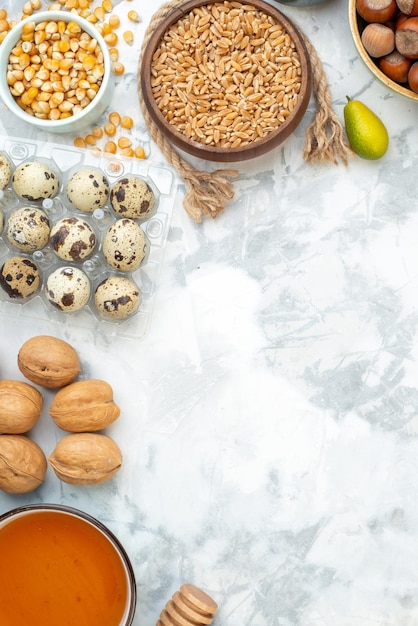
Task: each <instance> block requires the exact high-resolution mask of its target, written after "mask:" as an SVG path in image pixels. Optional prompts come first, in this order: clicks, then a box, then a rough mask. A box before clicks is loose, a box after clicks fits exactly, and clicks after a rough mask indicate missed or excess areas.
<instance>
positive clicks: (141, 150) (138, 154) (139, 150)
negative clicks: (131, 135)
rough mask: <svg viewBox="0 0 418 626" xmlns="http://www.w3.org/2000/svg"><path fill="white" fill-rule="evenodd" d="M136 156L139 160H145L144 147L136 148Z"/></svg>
mask: <svg viewBox="0 0 418 626" xmlns="http://www.w3.org/2000/svg"><path fill="white" fill-rule="evenodd" d="M135 156H136V158H137V159H145V150H144V148H143V147H142V146H137V147H136V148H135Z"/></svg>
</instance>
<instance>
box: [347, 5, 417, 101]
mask: <svg viewBox="0 0 418 626" xmlns="http://www.w3.org/2000/svg"><path fill="white" fill-rule="evenodd" d="M348 11H349V22H350V30H351V34H352V37H353V40H354V45H355V46H356V48H357V52H358V54H359V57H360V58H361V60H362V61H363V63H364V64H365V65H366V67H367V68H368V70H369V71H370V72H371V73H372V74H373V76H375V78H377V79H378V80H380V82H381V83H383V84H384V85H385V86H386V87H388V88H389V89H391V90H392V91H394V92H395V93H397V94H399V95H401V96H405V97H406V98H410V99H411V100H415V101H418V94H417V93H414V92H413V91H412V90H411V89H409V88H408V87H407V86H404V85H401V84H400V83H396V82H395V81H393V80H391V79H390V78H389V77H388V76H386V74H384V73H383V72H382V71H381V70H380V69H379V67H378V66H377V65H376V62H375V60H374V59H373V58H372V57H371V56H370V55H369V54H368V52H366V50H365V48H364V46H363V44H362V41H361V34H362V32H363V30H364V28H365V27H366V26H367V22H366V21H365V20H364V19H363V18H362V17H360V16H359V15H358V14H357V11H356V0H349V4H348Z"/></svg>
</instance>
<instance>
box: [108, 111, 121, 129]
mask: <svg viewBox="0 0 418 626" xmlns="http://www.w3.org/2000/svg"><path fill="white" fill-rule="evenodd" d="M120 120H121V117H120V115H119V113H118V112H117V111H112V113H109V122H111V123H112V124H113V125H114V126H119V124H120Z"/></svg>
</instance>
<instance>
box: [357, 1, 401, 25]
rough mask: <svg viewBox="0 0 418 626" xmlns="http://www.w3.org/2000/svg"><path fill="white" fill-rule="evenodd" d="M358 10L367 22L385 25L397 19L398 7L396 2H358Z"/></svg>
mask: <svg viewBox="0 0 418 626" xmlns="http://www.w3.org/2000/svg"><path fill="white" fill-rule="evenodd" d="M356 9H357V13H358V14H359V15H360V16H361V17H362V18H363V19H365V20H366V22H379V23H381V24H384V23H385V22H389V21H390V20H392V19H393V18H394V17H395V15H396V14H397V12H398V5H397V4H396V0H356Z"/></svg>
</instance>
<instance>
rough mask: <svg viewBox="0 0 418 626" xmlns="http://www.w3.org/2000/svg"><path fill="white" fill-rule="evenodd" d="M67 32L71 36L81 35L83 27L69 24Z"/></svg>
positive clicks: (74, 23) (73, 23)
mask: <svg viewBox="0 0 418 626" xmlns="http://www.w3.org/2000/svg"><path fill="white" fill-rule="evenodd" d="M67 30H68V32H69V34H70V35H79V34H80V33H81V26H80V25H79V24H77V23H76V22H68V24H67Z"/></svg>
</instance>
